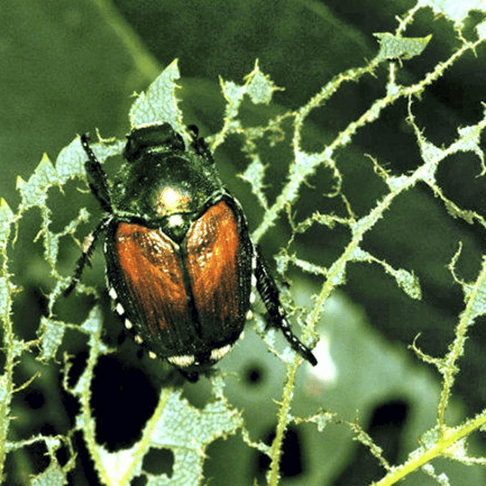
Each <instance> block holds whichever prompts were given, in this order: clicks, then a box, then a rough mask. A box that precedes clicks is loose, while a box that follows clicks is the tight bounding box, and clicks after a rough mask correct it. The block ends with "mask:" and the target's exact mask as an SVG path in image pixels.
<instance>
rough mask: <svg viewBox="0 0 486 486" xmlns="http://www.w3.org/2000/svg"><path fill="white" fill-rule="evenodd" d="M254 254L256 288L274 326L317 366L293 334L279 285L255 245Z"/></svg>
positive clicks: (304, 346)
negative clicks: (281, 300)
mask: <svg viewBox="0 0 486 486" xmlns="http://www.w3.org/2000/svg"><path fill="white" fill-rule="evenodd" d="M254 253H255V259H256V265H255V277H256V287H257V290H258V293H259V294H260V296H261V298H262V300H263V303H264V304H265V307H266V308H267V311H268V314H269V316H270V319H271V321H272V324H273V325H274V326H275V327H278V328H279V329H280V330H281V331H282V332H283V335H284V336H285V339H287V341H288V342H289V344H290V346H291V347H292V349H293V350H294V351H295V352H297V353H299V354H300V355H301V356H302V357H303V358H304V359H306V360H307V361H308V362H309V363H310V364H311V365H312V366H315V365H316V364H317V359H316V357H315V356H314V355H313V354H312V351H311V350H310V349H309V348H308V347H307V346H306V345H305V344H303V343H302V342H301V341H300V340H299V338H298V337H297V336H296V335H295V334H294V333H293V332H292V328H291V327H290V324H289V322H288V321H287V318H286V316H285V311H284V309H283V307H282V304H281V303H280V297H279V291H278V288H277V284H276V283H275V281H274V280H273V277H272V276H271V275H270V271H269V269H268V266H267V263H266V262H265V259H264V258H263V255H262V253H261V250H260V248H259V246H258V245H255V250H254Z"/></svg>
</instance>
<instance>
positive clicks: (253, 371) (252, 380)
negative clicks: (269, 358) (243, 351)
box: [244, 363, 265, 385]
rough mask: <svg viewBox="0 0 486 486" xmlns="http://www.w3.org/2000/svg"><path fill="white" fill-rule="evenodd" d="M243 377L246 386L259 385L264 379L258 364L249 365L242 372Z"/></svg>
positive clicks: (261, 368) (263, 373)
mask: <svg viewBox="0 0 486 486" xmlns="http://www.w3.org/2000/svg"><path fill="white" fill-rule="evenodd" d="M244 377H245V381H246V383H248V385H259V384H261V383H262V382H263V380H264V379H265V370H264V369H263V367H261V366H260V365H259V364H258V363H251V364H250V365H249V366H247V367H246V369H245V370H244Z"/></svg>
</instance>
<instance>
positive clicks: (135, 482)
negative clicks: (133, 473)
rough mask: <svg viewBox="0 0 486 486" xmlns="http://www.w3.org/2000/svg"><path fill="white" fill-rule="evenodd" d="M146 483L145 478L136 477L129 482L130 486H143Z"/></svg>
mask: <svg viewBox="0 0 486 486" xmlns="http://www.w3.org/2000/svg"><path fill="white" fill-rule="evenodd" d="M147 481H148V480H147V478H146V477H145V476H137V477H136V478H133V479H132V480H131V481H130V486H145V485H146V484H147Z"/></svg>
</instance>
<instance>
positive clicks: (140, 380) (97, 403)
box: [91, 356, 157, 451]
mask: <svg viewBox="0 0 486 486" xmlns="http://www.w3.org/2000/svg"><path fill="white" fill-rule="evenodd" d="M156 405H157V394H156V391H155V390H154V388H153V387H152V386H151V384H150V383H149V381H148V379H147V376H146V374H145V373H144V372H143V371H142V370H140V369H137V368H134V367H131V368H128V367H127V366H125V365H124V363H122V362H121V361H119V359H118V358H117V357H115V356H103V357H102V358H100V359H99V361H98V364H97V366H96V369H95V373H94V379H93V384H92V395H91V406H92V407H93V408H94V415H95V417H96V435H97V440H98V442H100V443H102V444H105V445H106V447H107V448H108V449H109V450H111V451H113V450H118V449H122V448H126V447H130V446H131V445H133V444H134V443H135V442H136V440H137V439H138V438H140V437H141V434H142V429H143V426H144V425H145V423H146V422H147V420H148V419H149V418H150V416H151V415H152V413H153V411H154V409H155V407H156Z"/></svg>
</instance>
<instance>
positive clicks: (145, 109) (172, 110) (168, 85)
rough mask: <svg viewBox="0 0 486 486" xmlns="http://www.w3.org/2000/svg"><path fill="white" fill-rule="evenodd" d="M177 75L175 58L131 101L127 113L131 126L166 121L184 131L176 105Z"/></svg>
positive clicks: (178, 75)
mask: <svg viewBox="0 0 486 486" xmlns="http://www.w3.org/2000/svg"><path fill="white" fill-rule="evenodd" d="M179 77H180V74H179V68H178V66H177V60H174V61H173V62H172V63H171V64H169V66H167V67H166V68H165V70H164V71H163V72H162V74H161V75H160V76H159V77H158V78H157V79H156V80H155V81H154V82H153V83H152V84H151V85H150V87H149V88H148V89H147V91H146V92H144V93H140V95H139V96H138V98H137V99H136V100H135V102H134V103H133V105H132V107H131V108H130V114H129V118H130V124H131V126H132V127H137V126H139V125H146V124H148V123H161V122H166V123H170V124H171V125H172V127H173V128H174V129H175V130H176V131H177V132H179V133H184V132H185V126H184V123H183V121H182V112H181V111H180V110H179V107H178V106H177V97H176V90H177V86H176V84H175V82H176V81H177V80H178V79H179Z"/></svg>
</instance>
